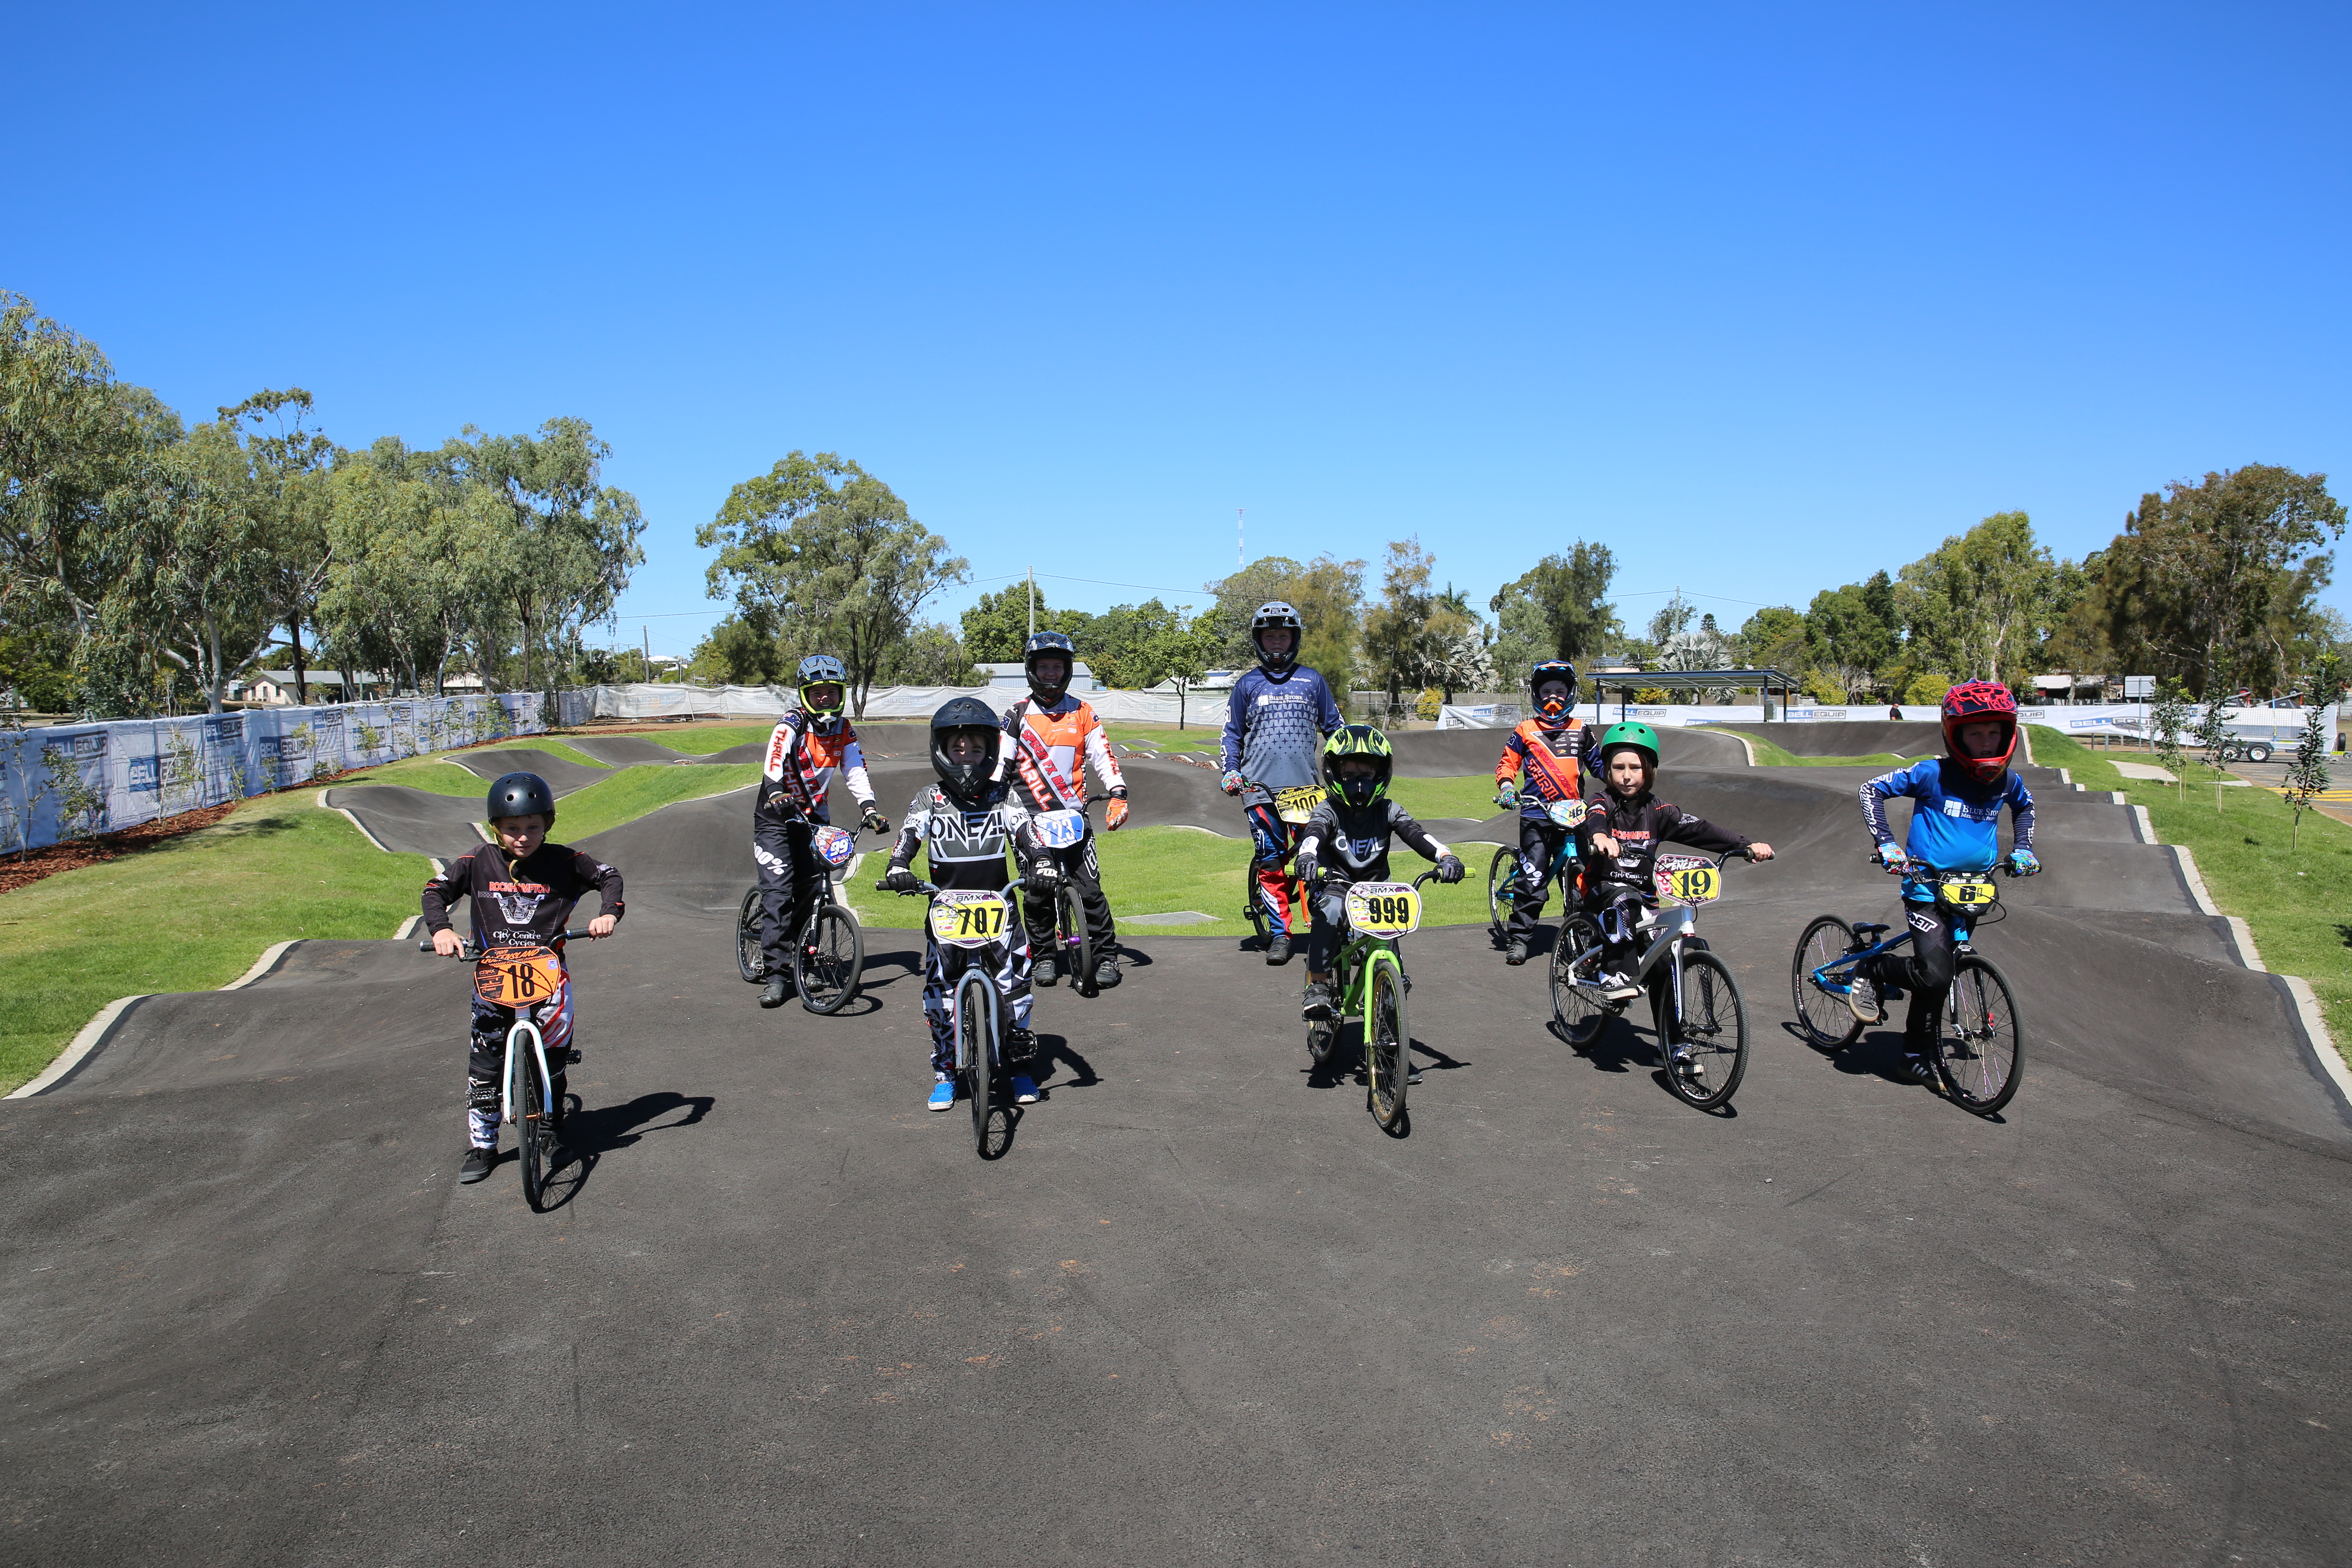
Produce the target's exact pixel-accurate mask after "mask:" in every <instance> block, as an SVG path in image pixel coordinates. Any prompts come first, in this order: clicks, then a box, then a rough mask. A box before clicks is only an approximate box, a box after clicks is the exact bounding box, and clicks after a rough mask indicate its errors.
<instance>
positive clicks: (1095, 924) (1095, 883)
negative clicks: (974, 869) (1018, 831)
mask: <svg viewBox="0 0 2352 1568" xmlns="http://www.w3.org/2000/svg"><path fill="white" fill-rule="evenodd" d="M1046 853H1047V854H1049V855H1051V856H1052V857H1053V858H1054V864H1055V866H1057V867H1059V868H1061V872H1062V875H1063V876H1064V877H1066V878H1067V879H1069V882H1070V885H1071V886H1072V887H1074V888H1076V889H1077V890H1078V910H1079V912H1080V913H1081V914H1083V915H1085V917H1086V921H1087V936H1089V937H1090V938H1092V939H1093V941H1094V945H1095V956H1096V957H1097V958H1105V957H1108V956H1109V955H1110V954H1112V953H1114V952H1118V927H1116V926H1114V925H1113V924H1112V923H1111V918H1110V900H1108V899H1107V898H1105V897H1104V896H1103V890H1102V866H1101V864H1100V863H1099V862H1098V861H1097V860H1096V858H1095V836H1094V833H1093V832H1092V830H1089V831H1088V832H1087V836H1086V837H1084V838H1081V839H1079V840H1078V841H1077V842H1076V844H1073V845H1071V846H1070V847H1068V848H1067V849H1049V850H1047V851H1046ZM1054 903H1055V900H1050V899H1031V898H1024V899H1023V900H1021V918H1022V920H1023V921H1024V922H1025V923H1026V924H1027V926H1028V927H1029V947H1030V951H1031V952H1034V954H1035V955H1036V956H1037V957H1039V958H1050V959H1052V960H1053V961H1054V963H1055V965H1056V966H1057V967H1059V966H1063V965H1064V963H1065V958H1066V955H1065V954H1063V953H1062V952H1058V951H1056V950H1055V946H1054V938H1055V918H1054Z"/></svg>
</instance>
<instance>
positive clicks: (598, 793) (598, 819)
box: [555, 763, 760, 844]
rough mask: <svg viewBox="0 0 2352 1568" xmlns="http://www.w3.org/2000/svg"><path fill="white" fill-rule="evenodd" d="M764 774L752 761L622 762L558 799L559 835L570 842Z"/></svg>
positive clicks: (718, 792) (739, 785) (722, 790)
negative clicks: (653, 764)
mask: <svg viewBox="0 0 2352 1568" xmlns="http://www.w3.org/2000/svg"><path fill="white" fill-rule="evenodd" d="M759 776H760V770H759V769H758V768H757V767H755V766H753V765H752V764H751V763H716V764H714V763H704V764H701V765H700V766H697V767H690V768H623V769H621V770H620V771H619V772H617V773H614V775H613V776H612V777H611V778H608V779H598V780H597V781H596V782H595V783H594V784H590V785H589V786H588V787H587V788H585V789H583V790H577V791H575V792H573V793H572V794H571V795H565V796H564V797H563V798H562V800H561V801H558V802H557V803H556V812H555V824H556V833H555V837H556V838H557V839H558V840H559V841H561V842H562V843H565V844H576V843H578V842H579V841H580V840H581V839H583V838H586V837H591V836H593V835H594V834H598V833H603V832H604V831H605V830H606V829H608V828H614V827H618V826H621V825H622V824H623V823H625V822H634V821H635V820H636V819H637V818H638V817H640V816H645V815H646V813H647V812H649V811H657V810H659V809H660V808H661V807H663V806H665V805H669V804H671V803H672V802H673V801H680V800H700V799H701V798H702V797H703V796H704V795H724V794H726V793H727V792H728V791H729V790H730V789H741V788H742V787H743V786H744V785H745V784H750V783H751V781H752V780H754V779H756V778H758V777H759Z"/></svg>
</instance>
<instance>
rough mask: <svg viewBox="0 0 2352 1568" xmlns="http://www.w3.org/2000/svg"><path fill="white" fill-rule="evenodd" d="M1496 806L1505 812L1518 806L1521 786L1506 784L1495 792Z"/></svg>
mask: <svg viewBox="0 0 2352 1568" xmlns="http://www.w3.org/2000/svg"><path fill="white" fill-rule="evenodd" d="M1495 804H1496V805H1499V806H1501V807H1502V808H1503V809H1504V810H1505V811H1508V810H1510V809H1511V807H1513V806H1515V805H1518V804H1519V786H1518V785H1517V784H1509V783H1506V784H1504V785H1503V787H1502V788H1500V789H1498V790H1496V792H1495Z"/></svg>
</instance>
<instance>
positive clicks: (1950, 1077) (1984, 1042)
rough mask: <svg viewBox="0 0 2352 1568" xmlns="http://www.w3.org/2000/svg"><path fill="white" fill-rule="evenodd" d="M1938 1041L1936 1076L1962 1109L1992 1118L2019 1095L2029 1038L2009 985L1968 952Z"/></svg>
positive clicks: (1957, 969)
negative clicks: (2018, 1018) (2026, 1042)
mask: <svg viewBox="0 0 2352 1568" xmlns="http://www.w3.org/2000/svg"><path fill="white" fill-rule="evenodd" d="M1944 1015H1945V1016H1944V1026H1943V1027H1942V1028H1941V1029H1939V1030H1938V1031H1937V1035H1936V1076H1937V1078H1939V1079H1942V1080H1943V1083H1944V1089H1945V1092H1946V1093H1948V1094H1949V1095H1950V1096H1951V1097H1952V1098H1953V1099H1954V1100H1958V1102H1959V1104H1960V1107H1961V1109H1963V1110H1972V1111H1974V1112H1976V1114H1978V1115H1979V1116H1990V1115H1991V1114H1992V1113H1993V1112H1994V1111H1996V1110H2000V1108H2001V1107H2002V1106H2004V1105H2007V1104H2008V1103H2009V1102H2010V1100H2011V1098H2012V1097H2013V1096H2014V1095H2015V1094H2016V1093H2017V1085H2018V1080H2019V1079H2021V1077H2022V1076H2023V1074H2024V1070H2025V1032H2024V1031H2023V1030H2022V1029H2021V1028H2020V1027H2019V1026H2018V1022H2017V1002H2016V1000H2015V998H2013V997H2012V996H2011V994H2010V991H2009V982H2008V981H2007V980H2005V979H2003V978H2002V977H2001V973H2000V970H1998V969H1995V968H1994V967H1993V966H1992V965H1991V964H1990V963H1988V962H1987V961H1986V960H1984V959H1982V958H1979V957H1978V956H1977V955H1976V954H1975V953H1973V952H1964V953H1962V954H1960V955H1959V959H1958V962H1957V963H1954V964H1953V966H1952V989H1951V992H1950V994H1948V995H1947V996H1946V997H1945V999H1944Z"/></svg>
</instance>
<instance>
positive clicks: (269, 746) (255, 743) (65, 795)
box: [0, 692, 547, 854]
mask: <svg viewBox="0 0 2352 1568" xmlns="http://www.w3.org/2000/svg"><path fill="white" fill-rule="evenodd" d="M540 710H541V699H540V695H539V693H537V692H512V693H504V694H499V695H496V696H488V697H437V698H422V699H415V700H405V701H391V702H348V703H337V704H335V705H333V706H331V707H320V708H247V709H245V710H241V711H238V712H235V713H202V714H194V715H191V716H189V717H187V718H184V719H129V720H120V721H115V722H113V723H108V724H60V725H57V726H55V727H54V728H51V729H46V730H26V731H0V854H10V853H15V852H16V851H18V850H23V849H38V848H41V847H44V846H46V845H50V844H56V843H58V842H60V841H61V840H64V839H67V838H78V837H85V836H88V835H89V834H94V833H110V832H113V831H115V830H117V829H119V828H124V827H135V826H138V825H139V824H141V823H142V822H152V821H154V820H155V819H156V818H157V817H161V816H177V815H178V814H179V813H181V812H184V811H194V810H196V809H197V808H199V807H202V806H207V805H221V804H222V803H223V802H225V801H231V800H236V799H238V798H239V797H241V796H245V795H266V794H268V792H270V791H271V790H277V789H291V788H293V787H294V786H295V785H297V784H307V783H309V782H310V780H312V779H315V778H320V777H323V776H325V775H327V774H331V773H341V772H343V771H344V770H346V769H349V768H361V767H371V766H373V765H374V764H376V763H389V762H396V761H398V760H399V759H400V758H402V757H414V756H421V755H423V754H425V753H426V752H443V751H447V750H449V749H451V748H453V747H457V746H471V745H475V744H478V743H479V742H483V741H496V740H500V739H503V738H505V737H507V736H509V735H535V734H540V733H541V732H543V731H545V730H546V728H547V725H546V724H545V723H544V722H543V721H542V720H541V716H540Z"/></svg>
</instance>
